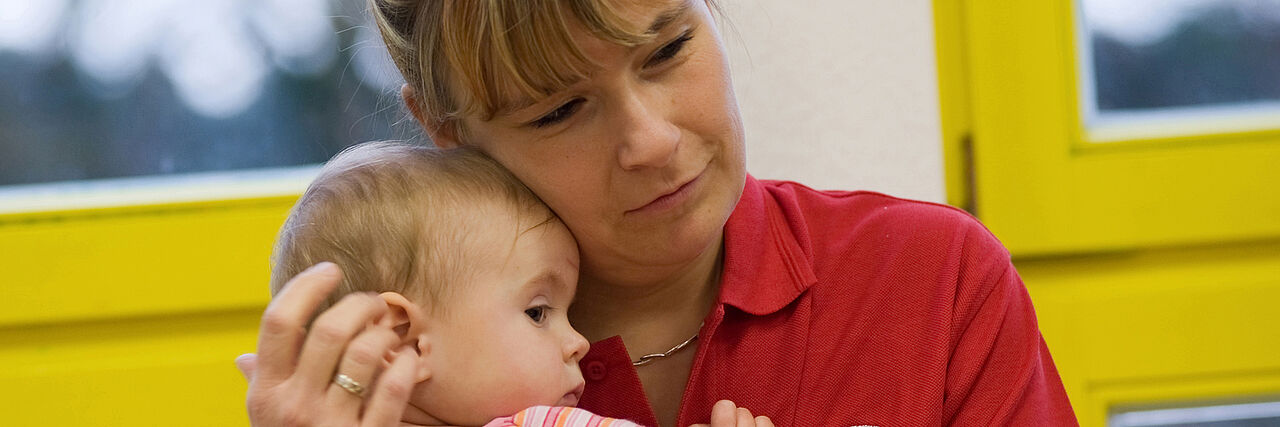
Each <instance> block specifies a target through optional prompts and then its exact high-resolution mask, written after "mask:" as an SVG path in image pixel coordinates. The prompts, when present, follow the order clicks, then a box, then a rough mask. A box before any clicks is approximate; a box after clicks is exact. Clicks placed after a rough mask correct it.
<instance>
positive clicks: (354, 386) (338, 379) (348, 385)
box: [333, 374, 364, 398]
mask: <svg viewBox="0 0 1280 427" xmlns="http://www.w3.org/2000/svg"><path fill="white" fill-rule="evenodd" d="M333 383H334V384H337V385H338V387H342V389H343V390H346V391H348V392H350V393H351V394H354V395H356V397H360V398H364V386H362V385H360V383H358V382H356V380H353V379H351V377H348V376H346V375H343V374H337V375H334V376H333Z"/></svg>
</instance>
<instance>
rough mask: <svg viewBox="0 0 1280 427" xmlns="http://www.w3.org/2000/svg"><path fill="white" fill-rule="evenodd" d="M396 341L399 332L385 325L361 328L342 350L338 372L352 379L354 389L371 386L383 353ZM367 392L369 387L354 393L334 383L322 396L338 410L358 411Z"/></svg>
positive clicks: (349, 412) (346, 412)
mask: <svg viewBox="0 0 1280 427" xmlns="http://www.w3.org/2000/svg"><path fill="white" fill-rule="evenodd" d="M399 341H400V336H399V335H396V333H395V332H394V331H392V330H391V328H387V327H373V328H369V329H367V330H365V331H364V332H361V333H360V335H357V336H356V338H355V339H353V340H351V344H350V345H348V346H347V351H346V352H344V353H343V354H342V361H341V362H339V363H338V371H337V373H338V374H340V375H345V376H346V377H347V379H349V380H351V381H354V382H355V385H354V387H356V388H357V389H359V388H371V387H372V386H373V380H374V377H375V376H376V375H377V372H378V369H379V368H381V367H382V366H381V365H382V361H383V360H384V357H385V356H386V354H387V353H388V352H390V351H391V350H392V349H394V348H395V347H396V344H398V343H399ZM368 395H369V392H368V391H366V392H364V393H356V392H355V391H352V390H349V389H347V388H345V387H342V386H341V385H339V384H337V383H334V384H332V385H330V386H329V389H328V391H326V392H325V399H326V400H327V401H328V402H330V403H329V407H331V408H334V410H336V411H337V412H338V413H339V414H358V413H360V405H361V404H362V403H364V397H365V396H368Z"/></svg>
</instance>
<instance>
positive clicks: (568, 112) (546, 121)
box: [530, 98, 584, 128]
mask: <svg viewBox="0 0 1280 427" xmlns="http://www.w3.org/2000/svg"><path fill="white" fill-rule="evenodd" d="M583 102H584V100H583V99H582V98H578V99H574V100H572V101H569V102H566V103H565V104H564V105H561V106H560V107H559V108H556V109H555V110H553V111H551V112H550V113H547V115H545V116H542V117H539V118H538V119H537V120H534V121H533V123H530V124H531V125H533V127H537V128H541V127H547V126H551V125H554V124H556V123H560V122H562V121H564V120H565V119H567V118H569V116H572V115H573V113H574V112H576V111H578V106H580V105H582V103H583Z"/></svg>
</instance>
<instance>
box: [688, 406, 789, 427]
mask: <svg viewBox="0 0 1280 427" xmlns="http://www.w3.org/2000/svg"><path fill="white" fill-rule="evenodd" d="M690 427H773V421H772V420H770V419H769V417H766V416H764V415H761V416H758V417H752V416H751V411H749V410H747V408H739V407H738V405H735V404H734V403H733V402H731V401H728V400H721V401H719V402H716V406H713V407H711V424H694V425H692V426H690Z"/></svg>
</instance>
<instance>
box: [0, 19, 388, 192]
mask: <svg viewBox="0 0 1280 427" xmlns="http://www.w3.org/2000/svg"><path fill="white" fill-rule="evenodd" d="M364 5H365V2H364V1H363V0H342V1H330V0H202V1H195V2H192V1H182V0H145V1H127V2H124V1H118V0H80V1H70V0H40V1H0V153H4V155H0V186H6V185H13V184H34V183H49V182H63V181H72V180H95V179H102V178H121V177H138V176H157V175H174V174H186V173H192V172H209V171H229V170H245V169H260V168H278V167H287V166H296V165H305V164H314V163H317V162H321V161H323V160H325V159H327V158H329V157H330V156H331V155H333V154H334V153H336V152H337V151H339V150H341V149H342V148H344V147H346V146H349V145H351V144H353V143H357V142H362V141H367V140H373V139H387V138H393V137H405V136H406V135H403V134H404V133H405V132H406V131H404V130H401V131H399V132H393V128H395V127H394V126H393V124H395V123H396V122H398V121H400V120H401V119H402V113H401V111H402V110H401V108H400V107H399V92H398V89H399V86H400V82H399V80H398V79H399V77H398V73H397V72H396V71H395V69H394V67H393V66H392V65H391V64H390V60H389V59H388V58H386V53H385V50H384V49H383V48H382V42H381V40H380V39H379V38H378V34H377V30H376V28H375V27H373V25H372V24H371V23H369V22H366V20H367V19H368V18H367V17H366V14H365V13H364V11H363V8H364ZM398 134H399V135H398Z"/></svg>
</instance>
